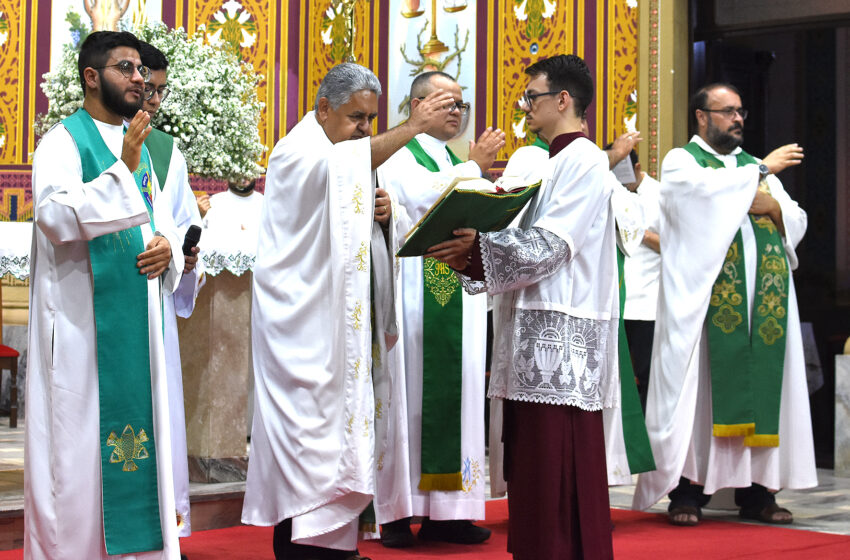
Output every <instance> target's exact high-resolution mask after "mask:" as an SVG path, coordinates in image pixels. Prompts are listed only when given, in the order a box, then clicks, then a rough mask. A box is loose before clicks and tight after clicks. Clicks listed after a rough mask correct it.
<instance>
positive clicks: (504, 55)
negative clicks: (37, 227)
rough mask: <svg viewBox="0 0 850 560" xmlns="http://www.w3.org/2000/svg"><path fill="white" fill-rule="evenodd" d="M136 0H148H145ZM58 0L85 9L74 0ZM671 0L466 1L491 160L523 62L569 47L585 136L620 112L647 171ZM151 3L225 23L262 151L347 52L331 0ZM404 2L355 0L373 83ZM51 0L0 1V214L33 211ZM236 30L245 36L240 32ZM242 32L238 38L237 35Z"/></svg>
mask: <svg viewBox="0 0 850 560" xmlns="http://www.w3.org/2000/svg"><path fill="white" fill-rule="evenodd" d="M138 1H139V2H140V3H141V4H147V5H152V4H154V0H148V1H147V2H146V3H145V2H144V1H143V0H138ZM66 3H70V4H74V5H75V8H76V10H77V11H78V12H79V13H82V14H84V11H83V8H82V6H83V0H67V1H66ZM414 3H416V4H417V5H418V4H419V3H418V2H414ZM680 3H681V2H680V0H560V1H550V0H525V1H523V2H520V1H517V0H498V1H496V2H480V1H479V2H476V1H475V0H469V1H468V2H467V3H466V4H467V5H466V10H469V12H471V13H474V15H475V18H474V21H475V24H474V25H475V28H476V29H475V31H476V37H477V40H476V41H475V44H473V43H472V42H471V43H470V45H469V46H468V47H467V49H466V51H465V53H464V57H465V58H464V65H470V66H471V67H473V68H474V69H475V72H474V76H475V78H474V83H475V85H474V88H469V89H468V90H467V92H466V93H465V95H469V96H471V100H472V101H473V102H474V103H476V119H475V122H474V123H473V125H474V128H475V131H476V132H480V131H481V130H483V128H484V127H485V126H487V125H489V124H493V125H495V126H498V127H499V128H502V129H503V130H505V131H506V132H507V133H508V143H507V146H506V147H505V150H504V151H503V152H502V153H501V154H500V156H499V159H500V160H502V162H503V161H504V160H506V159H507V157H508V156H509V155H510V153H511V152H512V151H513V150H514V149H516V148H517V147H519V146H522V145H524V144H525V143H527V142H528V137H523V132H522V129H521V127H520V126H519V125H520V124H521V123H519V121H520V120H521V114H518V113H517V112H516V103H515V102H516V100H517V99H518V98H519V95H520V94H521V92H522V89H523V87H524V85H525V76H524V74H523V69H524V68H525V67H526V66H527V65H528V64H530V63H532V62H534V61H536V60H538V59H540V58H541V57H544V56H551V55H553V54H558V53H568V52H574V53H576V54H578V55H580V56H582V57H584V58H585V59H586V60H587V61H588V64H589V66H590V68H591V71H592V72H593V75H594V79H595V82H596V87H597V92H596V99H595V100H594V103H593V104H592V105H591V106H590V110H589V112H590V114H589V120H590V124H591V133H592V136H593V139H594V140H595V141H596V142H598V143H600V144H602V143H605V142H609V141H611V140H613V138H615V137H616V135H618V134H619V133H621V132H623V131H624V130H625V128H626V120H627V119H630V118H632V119H635V120H634V121H633V122H634V124H635V126H637V128H638V129H640V130H642V131H643V132H644V137H645V138H647V142H645V143H644V144H645V146H643V147H642V150H641V156H642V158H643V157H646V156H648V155H650V153H649V152H650V151H651V152H652V154H651V155H652V156H653V157H650V158H649V160H650V161H647V167H648V168H649V169H650V170H651V171H655V170H656V165H657V162H658V161H659V154H663V153H664V152H665V151H666V149H669V148H670V147H672V145H673V144H672V141H673V139H672V138H663V137H660V136H659V137H651V136H650V134H659V135H660V132H657V131H659V130H661V131H663V130H662V129H661V128H659V121H660V120H661V117H662V115H661V113H660V112H659V111H658V107H659V99H658V96H663V92H664V91H665V90H664V88H663V87H661V88H659V87H658V85H659V83H660V82H661V81H664V80H666V79H668V78H667V76H669V75H670V69H668V68H665V67H664V66H665V64H666V63H665V61H664V60H663V57H661V60H659V58H660V57H658V56H653V53H649V54H648V49H649V48H650V47H653V48H657V46H658V43H659V42H660V41H658V39H657V37H659V36H661V37H663V36H664V35H665V33H666V31H665V29H662V28H659V27H658V26H659V22H660V24H661V26H664V25H665V23H664V22H665V21H666V20H665V19H664V17H663V16H664V12H665V10H666V6H668V5H674V4H680ZM76 4H79V6H76ZM156 4H157V6H161V10H160V12H161V17H162V20H163V21H165V22H166V23H168V24H170V25H173V26H183V27H185V28H186V29H188V30H189V31H190V32H191V33H194V32H198V29H199V28H200V26H206V30H207V32H209V30H210V24H211V23H213V22H215V21H218V23H219V25H220V26H221V25H227V26H230V27H229V31H230V32H231V36H232V37H236V39H235V42H236V43H237V45H236V47H235V48H236V49H237V50H238V52H239V54H240V55H241V56H242V58H243V59H244V60H246V61H248V62H250V63H251V64H252V65H253V66H254V68H255V69H256V70H257V71H258V72H260V73H261V74H263V76H264V79H263V80H262V82H261V83H260V85H259V92H258V93H259V97H260V99H261V100H262V101H263V102H264V103H265V105H266V106H265V109H264V112H263V116H262V119H261V122H260V133H261V138H262V139H263V141H264V143H265V144H266V145H267V146H268V147H269V148H270V149H271V147H272V146H274V143H275V142H276V141H277V140H278V139H279V138H280V137H282V136H283V135H284V134H285V132H286V130H288V129H289V128H291V127H292V126H293V125H294V124H295V123H296V122H297V121H298V119H299V118H300V117H302V116H303V115H304V113H306V112H307V111H309V110H310V109H311V108H312V105H313V101H314V98H315V94H316V90H317V88H318V84H319V82H320V81H321V79H322V77H323V76H324V75H325V73H326V72H327V70H328V69H329V68H330V67H331V66H333V65H334V64H335V63H337V62H339V61H341V60H342V59H343V58H344V56H345V54H346V53H347V46H346V45H345V34H344V33H343V32H341V29H342V27H341V25H342V24H341V22H340V21H339V19H338V14H337V13H335V12H334V11H333V9H332V2H331V0H288V1H280V0H279V1H277V2H275V1H272V2H267V1H262V0H239V1H238V2H237V1H236V0H213V1H210V0H177V1H169V0H165V1H162V2H161V3H160V2H156ZM402 4H405V5H407V4H410V2H407V1H405V2H402V0H391V1H387V0H371V2H370V1H368V0H358V1H357V3H356V8H355V29H356V34H355V47H354V52H355V54H356V56H357V60H358V62H360V63H361V64H364V65H366V66H369V67H370V68H372V69H373V70H374V71H375V72H376V74H377V75H378V77H379V78H380V79H381V82H382V83H383V84H392V83H394V82H397V81H404V82H409V80H410V79H411V77H410V76H409V75H408V73H407V72H401V73H396V74H394V75H389V70H388V63H387V59H388V55H387V53H389V52H390V51H391V50H392V51H395V50H397V49H398V45H392V44H390V29H391V26H392V25H396V26H398V25H407V24H406V23H401V22H403V21H408V20H403V19H402V18H400V17H398V14H399V13H400V12H401V10H402V9H403V6H402ZM421 4H423V5H424V4H426V2H422V3H421ZM427 4H430V3H427ZM438 5H440V6H442V5H443V2H442V1H440V2H438ZM51 7H52V2H49V1H45V0H29V1H24V0H0V12H2V14H0V220H9V219H13V220H21V219H24V220H25V219H31V217H32V210H31V208H32V202H31V195H30V193H29V190H28V188H29V180H28V170H29V158H30V154H31V153H32V151H33V149H34V147H35V141H36V138H35V137H34V135H33V134H32V133H31V132H30V130H31V123H32V120H33V118H34V116H35V114H36V113H37V112H38V111H40V110H43V109H44V108H45V107H44V104H45V99H44V97H43V95H42V94H41V91H40V89H39V87H38V84H39V83H40V81H41V74H43V73H44V72H46V71H47V70H49V68H48V65H49V63H48V62H47V61H48V60H49V49H50V38H51V32H50V29H51V25H53V26H54V27H55V24H56V23H57V22H51ZM440 13H442V10H441V11H440ZM659 13H660V14H661V16H659ZM52 17H54V18H55V17H57V16H55V15H54V16H52ZM84 17H85V16H84ZM650 19H651V20H652V21H650ZM222 21H224V22H225V24H222V23H221V22H222ZM639 22H640V23H641V25H640V29H641V31H643V30H644V29H647V28H648V27H649V26H650V25H651V26H653V27H652V28H651V30H650V33H647V34H646V35H642V36H645V37H646V40H641V41H640V43H639V41H638V29H639V25H638V24H639ZM58 23H59V24H64V22H58ZM243 28H244V30H245V34H244V35H240V33H241V31H242V29H243ZM417 29H418V26H414V25H412V24H411V26H410V33H413V34H414V35H415V33H416V30H417ZM240 36H241V37H243V38H244V37H247V38H248V39H246V40H245V41H243V42H242V44H239V37H240ZM652 37H656V39H655V41H653V40H652ZM444 39H447V38H444ZM674 42H676V41H674ZM676 46H677V47H681V48H683V49H684V47H686V45H676ZM639 51H640V52H639ZM639 60H640V64H641V67H642V68H643V70H641V69H640V68H641V67H639ZM674 62H675V64H678V65H680V66H681V65H683V64H684V67H681V68H677V69H676V71H677V73H678V74H679V75H680V76H686V75H687V66H686V64H687V61H686V60H685V61H684V63H682V61H681V60H676V61H674ZM652 65H655V66H653V67H652V68H650V66H652ZM639 71H640V72H642V74H641V73H639ZM644 75H645V76H644ZM639 77H640V79H639ZM647 77H650V78H649V79H647ZM650 79H652V80H656V81H654V82H650ZM670 79H672V77H671V78H670ZM650 86H651V87H650ZM387 89H388V88H387ZM473 89H474V91H472V90H473ZM650 107H652V110H650V109H649V108H650ZM395 110H396V108H395V107H391V106H390V104H389V100H388V96H385V99H383V100H382V102H381V110H380V115H379V118H378V122H377V128H378V130H382V129H384V128H386V124H387V122H388V115H391V114H392V113H391V112H392V111H395ZM635 116H636V117H635ZM648 121H652V122H648ZM650 145H651V146H652V149H651V148H650ZM652 160H654V161H652ZM497 167H499V164H498V163H497ZM12 198H14V199H15V200H14V201H12Z"/></svg>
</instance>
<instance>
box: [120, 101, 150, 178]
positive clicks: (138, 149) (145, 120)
mask: <svg viewBox="0 0 850 560" xmlns="http://www.w3.org/2000/svg"><path fill="white" fill-rule="evenodd" d="M150 122H151V116H150V115H149V114H148V113H147V112H145V111H142V110H139V111H136V116H134V117H133V120H132V121H130V124H129V125H127V132H125V133H124V145H123V146H122V147H121V161H123V162H124V163H125V164H126V165H127V169H129V170H130V172H131V173H132V172H134V171H136V168H137V167H139V161H141V159H142V144H144V143H145V139H146V138H147V137H148V134H150V133H151V127H150V126H149V125H150Z"/></svg>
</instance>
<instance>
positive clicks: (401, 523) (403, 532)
mask: <svg viewBox="0 0 850 560" xmlns="http://www.w3.org/2000/svg"><path fill="white" fill-rule="evenodd" d="M381 544H382V545H384V546H385V547H387V548H409V547H411V546H413V545H414V544H416V539H414V538H413V533H412V532H411V531H410V518H409V517H405V518H404V519H399V520H397V521H392V522H390V523H384V524H383V525H381Z"/></svg>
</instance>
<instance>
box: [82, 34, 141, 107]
mask: <svg viewBox="0 0 850 560" xmlns="http://www.w3.org/2000/svg"><path fill="white" fill-rule="evenodd" d="M118 47H130V48H131V49H136V51H138V52H139V53H140V54H139V56H140V57H141V46H140V42H139V40H138V39H137V38H136V36H135V35H133V34H132V33H130V32H129V31H95V32H94V33H89V36H88V37H86V40H85V41H83V45H82V46H81V47H80V55H79V57H78V58H77V71H78V72H79V73H80V85H81V86H82V87H83V94H85V93H86V79H85V77H84V76H83V71H84V70H85V69H86V68H101V67H102V66H105V65H106V61H107V60H109V51H111V50H112V49H116V48H118Z"/></svg>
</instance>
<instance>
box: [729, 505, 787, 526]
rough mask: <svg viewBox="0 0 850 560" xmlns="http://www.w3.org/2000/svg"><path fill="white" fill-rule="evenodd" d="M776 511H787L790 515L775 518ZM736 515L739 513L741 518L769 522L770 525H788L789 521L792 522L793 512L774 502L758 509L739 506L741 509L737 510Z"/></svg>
mask: <svg viewBox="0 0 850 560" xmlns="http://www.w3.org/2000/svg"><path fill="white" fill-rule="evenodd" d="M777 513H787V514H788V515H790V516H791V517H789V518H788V519H782V518H777V517H776V514H777ZM738 515H740V516H741V518H742V519H753V520H755V521H761V522H762V523H770V524H772V525H788V524H789V523H793V522H794V516H793V514H792V513H791V512H790V511H789V510H787V509H785V508H784V507H779V505H777V503H776V502H773V503H772V504H770V505H767V506H764V507H763V508H762V509H760V510H747V509H744V508H741V511H740V512H738Z"/></svg>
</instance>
